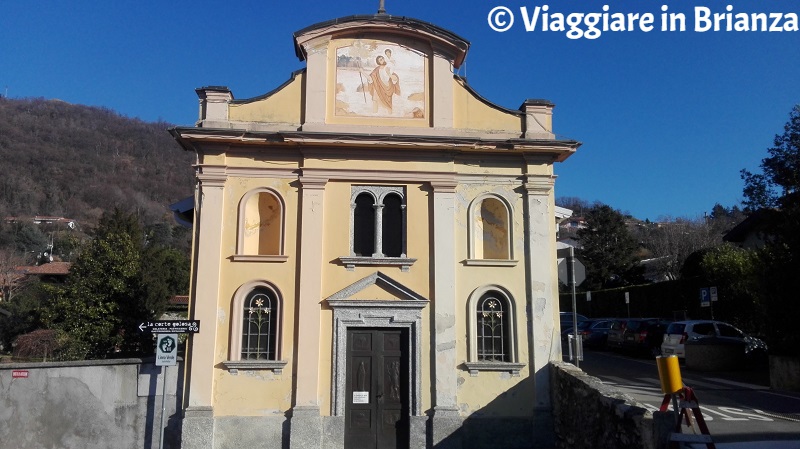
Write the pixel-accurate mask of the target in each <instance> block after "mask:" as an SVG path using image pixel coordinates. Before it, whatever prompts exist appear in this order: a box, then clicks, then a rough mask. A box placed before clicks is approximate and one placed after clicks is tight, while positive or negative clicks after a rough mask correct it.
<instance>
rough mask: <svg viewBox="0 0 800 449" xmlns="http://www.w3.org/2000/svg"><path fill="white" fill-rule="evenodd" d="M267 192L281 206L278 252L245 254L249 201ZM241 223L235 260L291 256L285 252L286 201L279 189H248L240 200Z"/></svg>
mask: <svg viewBox="0 0 800 449" xmlns="http://www.w3.org/2000/svg"><path fill="white" fill-rule="evenodd" d="M262 193H266V194H269V195H272V196H274V197H275V199H276V200H277V203H278V205H279V206H280V209H281V210H280V211H279V212H280V229H279V236H278V239H279V242H278V254H245V251H244V244H245V229H244V227H245V223H246V218H247V202H248V201H249V200H250V198H252V197H253V196H255V195H260V194H262ZM238 219H239V223H238V225H237V227H236V254H234V255H233V256H232V258H231V259H232V260H233V261H234V262H286V261H287V260H288V259H289V257H288V256H286V254H285V253H284V248H285V235H286V203H285V202H284V200H283V197H282V196H281V194H280V193H278V191H277V190H275V189H272V188H270V187H259V188H256V189H253V190H250V191H248V192H247V193H245V194H244V195H243V196H242V199H241V200H239V211H238Z"/></svg>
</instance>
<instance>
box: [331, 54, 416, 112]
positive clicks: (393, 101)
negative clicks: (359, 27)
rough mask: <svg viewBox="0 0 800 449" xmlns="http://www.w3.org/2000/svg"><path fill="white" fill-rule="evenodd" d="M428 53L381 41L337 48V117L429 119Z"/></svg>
mask: <svg viewBox="0 0 800 449" xmlns="http://www.w3.org/2000/svg"><path fill="white" fill-rule="evenodd" d="M425 103H426V102H425V56H424V55H423V54H422V53H419V52H417V51H415V50H411V49H408V48H406V47H403V46H400V45H397V44H390V43H385V42H381V41H374V40H369V41H363V40H359V41H356V42H354V43H353V44H352V45H350V46H346V47H340V48H338V49H337V50H336V109H335V115H337V116H361V117H377V118H384V117H385V118H395V117H397V118H425V111H426V104H425Z"/></svg>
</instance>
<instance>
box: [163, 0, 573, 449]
mask: <svg viewBox="0 0 800 449" xmlns="http://www.w3.org/2000/svg"><path fill="white" fill-rule="evenodd" d="M294 43H295V50H296V53H297V56H298V58H299V59H300V60H301V61H305V63H306V68H305V69H303V70H299V71H297V72H295V73H293V74H292V76H291V78H290V79H289V80H288V81H286V83H284V84H283V85H282V86H280V87H278V88H277V89H275V90H273V91H271V92H269V93H267V94H264V95H262V96H259V97H255V98H249V99H235V98H234V96H233V93H232V92H231V91H230V90H229V89H227V88H225V87H221V86H214V87H204V88H200V89H197V94H198V96H199V99H200V117H199V121H198V122H197V124H196V126H194V127H177V128H173V129H171V130H170V132H171V133H172V135H173V136H174V137H175V139H176V140H177V142H178V143H179V144H180V146H181V147H182V148H183V149H184V150H186V151H192V152H194V153H196V155H197V165H196V171H197V182H198V188H197V197H196V199H195V202H194V205H195V209H194V212H195V216H194V219H193V220H192V221H193V232H194V240H193V241H194V250H193V270H192V279H191V294H190V299H189V313H190V318H192V319H196V320H200V322H201V331H200V332H199V333H197V334H192V335H191V337H190V339H189V345H188V348H187V359H186V360H187V362H186V363H187V365H186V373H187V377H186V382H185V385H186V390H185V392H184V398H185V399H184V401H185V403H184V417H183V424H182V429H183V430H182V432H183V434H182V447H183V448H185V449H199V448H204V449H206V448H207V449H211V448H241V447H274V448H283V447H291V448H328V447H345V448H362V447H365V448H366V447H369V448H376V447H378V448H395V447H398V448H404V447H413V448H425V447H453V448H461V447H464V448H472V447H474V448H491V447H502V448H508V447H540V446H541V447H549V446H551V445H552V444H553V441H552V432H553V423H552V414H551V400H550V385H549V380H550V379H549V373H548V365H549V363H550V362H551V361H552V360H560V358H561V348H560V339H559V325H558V320H556V315H558V312H559V310H558V274H557V269H556V250H555V243H556V210H557V209H556V207H555V202H554V184H555V179H556V177H555V176H554V174H553V164H554V163H556V162H562V161H564V160H565V159H567V158H568V157H569V156H570V155H571V154H573V153H574V152H575V151H576V149H577V148H578V146H579V143H578V142H576V141H573V140H559V139H556V137H555V135H554V132H553V128H552V112H553V107H554V105H553V104H552V103H550V102H548V101H546V100H525V101H524V102H523V103H522V105H521V106H520V108H519V109H518V110H512V109H506V108H503V107H500V106H497V105H495V104H492V103H491V102H489V101H488V100H486V99H484V98H482V97H481V96H480V95H478V94H477V93H476V92H475V91H474V90H472V89H471V88H470V86H469V85H468V84H467V83H466V80H465V79H463V78H461V77H459V76H456V75H454V74H453V69H454V68H458V67H459V66H460V65H461V64H462V63H463V61H464V59H465V57H466V54H467V51H468V49H469V43H468V42H467V41H466V40H465V39H463V38H461V37H459V36H457V35H456V34H454V33H452V32H450V31H448V30H445V29H442V28H440V27H438V26H436V25H433V24H430V23H426V22H422V21H419V20H415V19H411V18H406V17H394V16H390V15H386V14H377V15H369V16H350V17H345V18H340V19H336V20H331V21H328V22H323V23H318V24H316V25H312V26H309V27H307V28H305V29H303V30H300V31H298V32H297V33H295V35H294ZM187 169H188V167H187ZM179 209H180V210H182V211H184V212H185V211H186V210H188V206H187V207H186V208H179ZM562 212H563V211H562ZM187 221H188V220H187Z"/></svg>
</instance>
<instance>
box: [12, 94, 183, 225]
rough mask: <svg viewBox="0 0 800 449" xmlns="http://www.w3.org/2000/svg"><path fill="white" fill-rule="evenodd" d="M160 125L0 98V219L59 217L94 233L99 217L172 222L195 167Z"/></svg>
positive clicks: (55, 104)
mask: <svg viewBox="0 0 800 449" xmlns="http://www.w3.org/2000/svg"><path fill="white" fill-rule="evenodd" d="M170 126H171V125H170V124H168V123H164V122H158V123H147V122H144V121H141V120H139V119H132V118H128V117H124V116H122V115H120V114H118V113H116V112H114V111H111V110H109V109H105V108H97V107H89V106H82V105H74V104H69V103H66V102H63V101H59V100H44V99H7V98H3V97H0V173H2V176H0V217H8V216H17V217H30V216H34V215H45V216H62V217H67V218H72V219H74V220H77V222H78V223H79V224H80V225H81V227H93V226H94V225H95V224H96V223H97V221H98V220H99V218H100V216H101V215H102V214H103V212H104V211H110V210H113V209H114V208H115V207H117V208H120V209H121V210H125V211H130V212H135V213H136V214H137V216H139V217H140V220H141V221H142V223H145V224H152V223H158V222H168V223H170V224H174V221H172V214H171V212H170V211H169V208H168V206H169V205H170V204H171V203H174V202H176V201H178V200H180V199H182V198H185V197H187V196H189V195H191V194H192V192H193V190H192V189H193V170H192V167H191V164H192V163H193V161H194V158H193V155H192V154H191V153H188V152H185V151H183V150H182V149H180V148H179V147H178V145H177V144H176V143H175V142H174V140H173V139H172V137H171V136H170V135H169V133H168V132H167V131H166V130H167V128H169V127H170Z"/></svg>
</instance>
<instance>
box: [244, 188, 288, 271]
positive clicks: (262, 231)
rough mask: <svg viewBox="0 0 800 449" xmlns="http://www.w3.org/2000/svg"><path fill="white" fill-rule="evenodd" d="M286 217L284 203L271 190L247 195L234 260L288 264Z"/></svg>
mask: <svg viewBox="0 0 800 449" xmlns="http://www.w3.org/2000/svg"><path fill="white" fill-rule="evenodd" d="M284 215H285V208H284V204H283V199H282V198H281V197H280V195H278V193H277V192H275V191H273V190H272V189H268V188H260V189H256V190H253V191H250V192H248V193H247V194H245V195H244V196H243V197H242V200H241V202H240V203H239V228H238V238H237V244H236V255H234V260H258V261H284V260H286V257H285V256H284V254H283V246H284V241H283V240H284Z"/></svg>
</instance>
